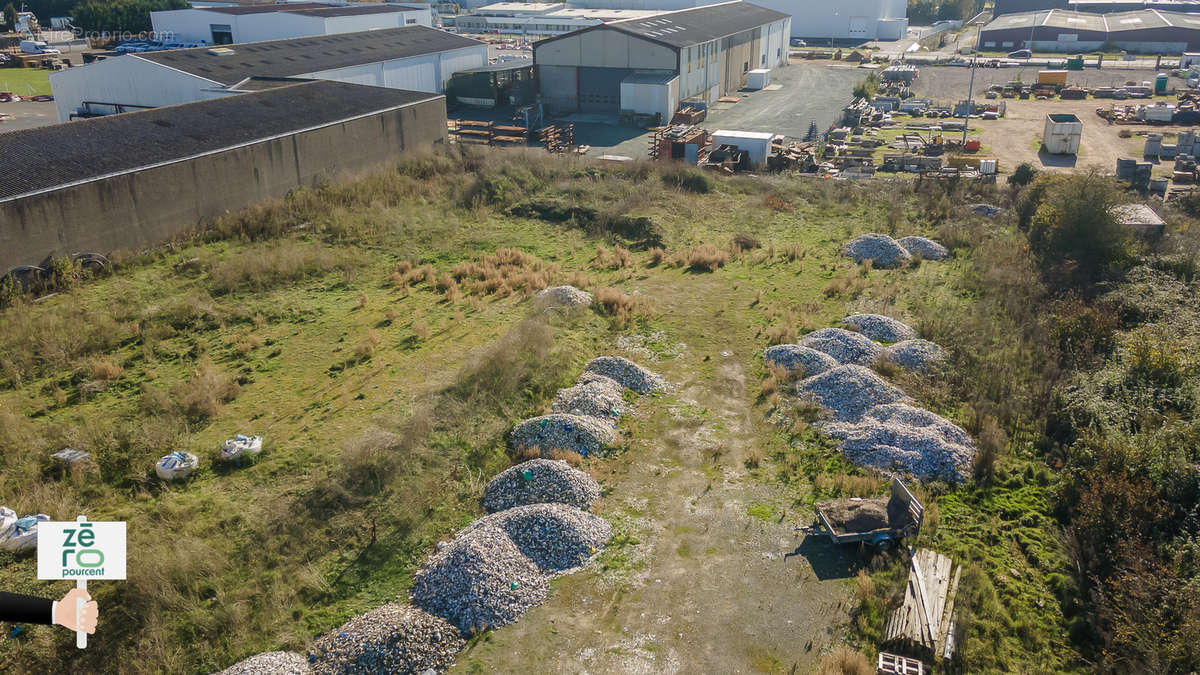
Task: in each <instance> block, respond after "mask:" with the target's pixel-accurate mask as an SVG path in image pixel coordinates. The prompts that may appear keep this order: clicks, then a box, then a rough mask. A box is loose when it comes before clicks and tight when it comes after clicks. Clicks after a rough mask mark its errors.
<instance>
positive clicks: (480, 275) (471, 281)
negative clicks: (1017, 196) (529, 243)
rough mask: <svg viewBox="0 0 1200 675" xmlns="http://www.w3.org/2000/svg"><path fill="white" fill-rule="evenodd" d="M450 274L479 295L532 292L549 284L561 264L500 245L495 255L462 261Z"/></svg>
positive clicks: (471, 291) (465, 287) (525, 293)
mask: <svg viewBox="0 0 1200 675" xmlns="http://www.w3.org/2000/svg"><path fill="white" fill-rule="evenodd" d="M451 273H452V274H453V276H454V279H456V280H457V281H458V282H459V283H460V284H461V285H462V288H464V289H466V290H467V291H468V292H470V293H474V294H477V295H490V294H496V295H500V296H507V295H512V294H514V293H519V294H522V295H529V294H531V293H534V292H536V291H540V290H542V289H543V288H546V287H547V286H549V285H550V282H551V281H552V280H553V279H554V277H555V276H556V275H557V274H558V273H559V267H558V265H555V264H553V263H547V262H545V261H543V260H541V259H539V258H538V257H537V256H535V255H533V254H531V253H526V252H524V251H522V250H520V249H516V248H501V249H497V250H496V252H495V253H494V254H492V255H483V256H480V257H479V259H478V260H475V261H471V262H462V263H459V264H457V265H455V266H454V269H453V270H452V271H451Z"/></svg>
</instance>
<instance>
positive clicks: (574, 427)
mask: <svg viewBox="0 0 1200 675" xmlns="http://www.w3.org/2000/svg"><path fill="white" fill-rule="evenodd" d="M618 438H619V436H618V434H617V430H616V429H615V428H613V425H612V423H611V422H606V421H603V420H598V419H596V418H595V417H584V416H583V415H570V414H567V413H550V414H549V415H542V416H541V417H534V418H531V419H527V420H525V421H524V422H521V423H520V424H518V425H517V426H516V427H514V428H513V430H512V436H511V438H510V439H509V444H510V445H511V446H512V448H513V449H515V450H528V449H531V448H538V449H540V450H542V451H543V452H546V451H549V450H570V451H572V452H578V453H579V454H581V455H584V456H585V457H586V456H587V455H592V454H596V453H599V452H600V451H602V450H603V449H604V448H606V447H608V446H611V445H614V444H615V443H616V442H617V439H618Z"/></svg>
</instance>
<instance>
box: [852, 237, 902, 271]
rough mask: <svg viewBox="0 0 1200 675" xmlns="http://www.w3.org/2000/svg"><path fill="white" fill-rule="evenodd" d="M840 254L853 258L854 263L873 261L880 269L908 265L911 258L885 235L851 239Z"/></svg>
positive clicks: (893, 240) (894, 241)
mask: <svg viewBox="0 0 1200 675" xmlns="http://www.w3.org/2000/svg"><path fill="white" fill-rule="evenodd" d="M842 253H844V254H845V255H848V256H850V257H851V258H854V262H862V261H864V260H871V261H873V263H872V265H873V266H874V267H877V268H880V269H893V268H896V267H903V266H904V265H907V264H908V261H909V260H910V259H911V256H910V255H909V254H908V251H907V250H905V248H904V247H903V246H901V245H900V244H899V243H898V242H897V241H896V240H895V239H892V238H891V237H889V236H887V235H886V234H875V233H871V234H864V235H861V236H858V237H855V238H853V239H851V240H850V241H849V242H847V243H846V245H845V246H843V247H842Z"/></svg>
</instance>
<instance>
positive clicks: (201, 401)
mask: <svg viewBox="0 0 1200 675" xmlns="http://www.w3.org/2000/svg"><path fill="white" fill-rule="evenodd" d="M239 391H241V387H239V386H238V384H237V382H234V380H233V378H232V377H231V376H230V375H229V374H227V373H225V372H223V371H222V370H221V369H219V368H217V366H216V365H215V364H213V362H212V360H211V359H210V358H209V357H208V356H207V355H206V356H203V357H201V358H200V361H199V362H198V363H197V364H196V369H195V370H194V371H193V372H192V376H191V377H190V378H188V380H187V382H185V383H183V384H181V385H180V386H179V387H177V388H176V390H175V398H176V400H177V401H179V410H180V412H182V413H183V414H184V415H185V416H187V417H188V418H190V419H194V420H205V419H208V418H210V417H212V416H214V415H216V414H217V413H219V412H220V411H221V406H222V405H224V404H225V403H228V402H229V401H232V400H233V399H234V398H236V397H237V395H238V392H239Z"/></svg>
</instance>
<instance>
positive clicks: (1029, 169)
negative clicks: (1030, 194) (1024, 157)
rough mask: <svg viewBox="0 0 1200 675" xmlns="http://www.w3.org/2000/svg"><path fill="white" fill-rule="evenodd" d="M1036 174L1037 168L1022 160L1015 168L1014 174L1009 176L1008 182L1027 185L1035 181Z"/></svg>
mask: <svg viewBox="0 0 1200 675" xmlns="http://www.w3.org/2000/svg"><path fill="white" fill-rule="evenodd" d="M1036 175H1037V169H1035V168H1033V165H1032V164H1030V163H1029V162H1021V163H1020V164H1018V165H1017V168H1016V169H1013V172H1012V175H1011V176H1009V177H1008V184H1009V185H1017V186H1020V187H1025V186H1026V185H1029V184H1030V183H1031V182H1033V179H1034V177H1035V176H1036Z"/></svg>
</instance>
